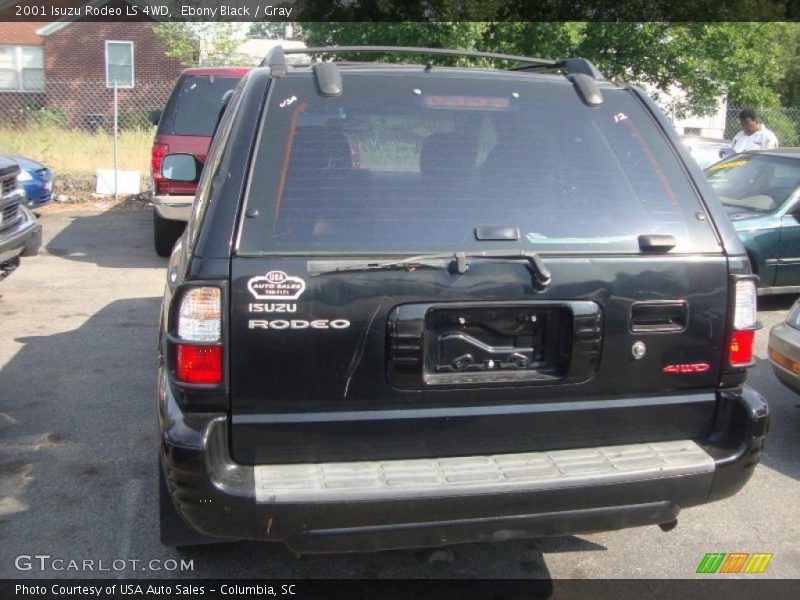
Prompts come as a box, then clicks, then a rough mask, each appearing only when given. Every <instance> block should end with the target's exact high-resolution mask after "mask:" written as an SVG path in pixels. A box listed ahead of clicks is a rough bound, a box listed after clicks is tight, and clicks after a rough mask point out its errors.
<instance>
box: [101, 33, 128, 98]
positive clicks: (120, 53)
mask: <svg viewBox="0 0 800 600" xmlns="http://www.w3.org/2000/svg"><path fill="white" fill-rule="evenodd" d="M115 83H116V84H117V87H118V88H132V87H133V42H111V41H107V42H106V87H110V88H111V87H114V84H115Z"/></svg>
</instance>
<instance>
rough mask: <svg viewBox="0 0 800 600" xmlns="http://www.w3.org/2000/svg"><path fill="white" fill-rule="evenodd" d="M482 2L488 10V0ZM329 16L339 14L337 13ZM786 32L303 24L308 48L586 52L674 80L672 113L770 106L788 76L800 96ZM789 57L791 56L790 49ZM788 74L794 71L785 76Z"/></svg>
mask: <svg viewBox="0 0 800 600" xmlns="http://www.w3.org/2000/svg"><path fill="white" fill-rule="evenodd" d="M378 4H380V3H378ZM455 4H458V3H454V5H455ZM479 4H480V5H481V6H488V4H487V3H486V2H484V3H479ZM500 4H503V3H502V2H500ZM430 6H434V7H435V8H437V9H438V10H440V11H442V12H443V13H445V14H448V16H449V15H452V14H454V12H453V11H454V10H455V9H450V8H448V7H450V4H448V3H447V2H446V1H445V0H441V1H440V2H435V3H431V4H430ZM392 8H393V10H395V13H396V12H397V11H399V10H401V9H403V10H405V11H406V12H403V13H402V14H406V13H408V14H409V15H410V14H411V12H410V11H413V10H414V9H413V6H411V5H392ZM445 9H447V10H445ZM331 10H333V9H331ZM336 10H338V9H336ZM342 10H343V9H342ZM387 10H388V9H387ZM448 10H449V11H450V12H447V11H448ZM340 12H341V11H340ZM395 13H392V14H393V15H395ZM333 14H338V13H336V12H335V11H334V13H333ZM395 16H396V15H395ZM434 16H436V15H434ZM792 27H793V29H792V31H796V30H797V29H798V27H797V26H792ZM786 32H787V25H786V24H784V23H733V22H731V23H693V22H692V23H657V22H656V23H638V22H623V23H612V22H589V23H569V22H403V23H395V22H391V23H387V22H377V23H368V22H318V23H306V24H305V40H306V42H307V43H308V44H309V45H324V44H338V45H366V44H370V45H398V46H430V47H448V48H460V49H464V50H489V51H497V52H505V53H509V54H523V55H527V56H537V57H542V58H564V57H568V56H583V57H585V58H588V59H589V60H591V61H592V62H594V63H595V64H596V65H597V66H598V68H599V69H600V70H601V71H602V72H603V73H604V74H605V75H606V76H607V77H609V78H610V79H620V80H625V81H631V82H634V83H639V84H647V86H648V87H649V88H650V89H655V90H659V91H660V92H662V93H665V92H668V91H672V88H673V86H677V87H678V88H679V89H681V90H682V91H683V93H684V96H683V97H682V98H681V99H679V100H678V101H677V104H676V106H675V107H674V108H675V110H676V113H677V114H683V113H686V112H693V113H696V114H700V115H703V114H708V113H711V112H713V111H714V110H716V107H717V105H718V102H719V99H720V98H722V97H725V96H726V95H727V97H728V99H729V101H730V102H731V103H735V104H749V105H753V106H775V105H777V104H778V103H779V102H780V98H781V90H784V89H786V90H788V89H790V86H791V85H792V82H798V83H797V84H796V85H797V90H798V92H800V67H798V66H797V65H796V63H797V61H796V60H787V59H785V58H783V59H782V58H781V57H782V56H784V57H785V56H786V53H787V50H786V48H787V44H788V42H787V40H786ZM793 43H794V44H795V46H791V47H792V48H797V47H798V46H800V36H797V37H795V38H794V42H793ZM791 56H793V57H795V56H797V54H796V52H795V53H794V54H792V55H791ZM348 58H352V59H358V60H378V59H380V60H406V61H409V60H413V59H414V57H409V56H408V55H402V56H396V55H395V56H392V55H387V56H380V55H363V56H358V57H356V56H352V55H348ZM418 58H420V59H423V57H418ZM425 58H427V57H425ZM437 62H445V63H446V64H475V63H476V62H477V63H478V64H481V62H482V61H465V60H463V59H462V60H447V61H441V59H437ZM790 74H794V75H792V76H791V77H790V76H789V75H790ZM792 77H794V78H792Z"/></svg>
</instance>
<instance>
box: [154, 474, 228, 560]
mask: <svg viewBox="0 0 800 600" xmlns="http://www.w3.org/2000/svg"><path fill="white" fill-rule="evenodd" d="M158 508H159V510H158V525H159V533H160V536H161V543H162V544H164V545H165V546H170V547H172V548H183V549H185V550H191V548H192V546H201V545H206V544H216V543H218V542H219V540H217V539H215V538H212V537H208V536H205V535H203V534H202V533H198V532H197V531H195V530H194V529H192V528H190V527H189V525H187V524H186V521H184V520H183V517H181V515H180V514H179V513H178V510H177V509H176V508H175V503H174V502H173V501H172V496H171V495H170V493H169V488H168V487H167V481H166V479H165V477H164V466H163V465H162V464H161V459H159V460H158Z"/></svg>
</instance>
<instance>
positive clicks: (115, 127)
mask: <svg viewBox="0 0 800 600" xmlns="http://www.w3.org/2000/svg"><path fill="white" fill-rule="evenodd" d="M117 187H118V185H117V82H116V81H114V200H116V199H117Z"/></svg>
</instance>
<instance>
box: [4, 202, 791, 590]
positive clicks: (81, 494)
mask: <svg viewBox="0 0 800 600" xmlns="http://www.w3.org/2000/svg"><path fill="white" fill-rule="evenodd" d="M40 221H41V223H42V225H43V227H44V238H45V239H44V247H43V249H42V251H41V253H40V255H39V256H37V257H33V258H27V259H23V264H22V267H21V268H20V269H18V270H17V271H16V272H15V273H14V274H13V275H12V276H11V277H9V278H8V279H6V280H5V281H3V282H2V283H0V319H1V321H0V323H1V325H0V577H2V578H6V577H159V578H163V577H217V578H237V577H281V578H288V577H298V578H305V577H315V578H328V577H330V578H336V577H363V578H377V577H396V578H404V579H405V578H431V577H436V578H454V577H486V578H549V577H552V578H554V579H557V578H662V577H663V578H691V577H696V576H697V575H695V570H696V569H697V566H698V564H699V562H700V560H701V559H702V558H703V556H704V554H705V553H707V552H771V553H773V554H774V558H773V559H772V562H771V563H770V564H769V566H768V568H767V570H766V571H765V573H764V574H763V575H762V577H776V578H784V577H794V578H798V577H800V510H798V499H800V452H799V451H800V436H798V431H800V397H798V396H797V395H796V394H794V393H792V392H790V391H789V390H787V389H785V388H784V387H783V386H782V385H781V384H780V383H779V382H778V381H777V380H776V379H775V377H774V375H773V374H772V371H771V368H770V365H769V363H768V361H766V336H767V332H768V331H769V328H770V327H771V326H772V325H773V324H775V323H777V322H779V321H780V320H782V319H783V317H784V316H785V313H786V310H787V309H788V307H789V306H790V305H791V302H792V300H793V298H787V297H775V298H767V299H761V300H760V302H759V309H760V310H759V318H760V320H761V322H762V323H763V324H764V329H763V330H761V331H760V332H759V333H758V335H757V342H756V343H757V357H758V364H757V365H756V366H755V367H754V368H753V369H752V370H751V373H750V376H749V382H750V384H751V385H752V386H753V387H755V388H756V389H757V390H758V391H759V392H761V394H763V395H764V396H765V397H766V398H767V399H768V401H769V404H770V408H771V412H772V423H771V431H770V435H769V438H768V441H767V448H766V451H765V453H764V455H763V457H762V462H761V464H760V465H759V466H758V468H757V470H756V472H755V475H754V476H753V478H752V479H751V481H750V482H749V484H748V485H747V486H746V487H745V488H744V489H743V490H742V491H741V492H740V493H739V494H737V495H736V496H734V497H732V498H729V499H726V500H723V501H720V502H716V503H713V504H708V505H705V506H701V507H696V508H691V509H687V510H685V511H683V512H682V513H681V516H680V518H679V522H678V526H677V528H675V529H674V530H673V531H671V532H668V533H664V532H662V531H661V530H660V529H659V528H658V527H641V528H634V529H628V530H624V531H617V532H609V533H600V534H593V535H582V536H571V537H566V538H554V539H537V540H527V541H510V542H496V543H491V544H488V543H486V544H471V545H460V546H453V547H450V548H447V549H437V550H416V551H410V550H409V551H392V552H383V553H376V554H360V555H331V556H311V557H302V558H298V557H295V556H294V555H293V554H292V553H291V552H289V551H288V550H287V549H286V548H284V547H283V546H280V545H274V544H260V543H250V542H246V543H245V542H242V543H228V544H219V545H213V546H208V547H204V548H201V549H199V550H195V551H192V552H185V551H180V552H178V551H175V550H172V549H168V548H165V547H163V546H162V545H161V544H160V542H159V539H158V532H157V512H158V503H157V487H156V482H157V479H156V475H157V462H156V461H157V454H156V451H157V450H156V449H157V435H156V415H155V401H154V393H155V366H156V333H157V325H158V311H159V304H160V297H161V293H162V290H163V286H164V267H165V265H166V260H165V259H160V258H158V257H156V256H155V253H154V252H153V250H152V242H151V236H152V225H151V215H150V213H149V212H148V211H145V210H123V209H110V210H94V209H80V210H78V209H75V210H67V211H64V210H61V209H60V207H59V209H58V210H52V211H45V212H43V214H42V216H41V218H40ZM35 555H45V556H49V558H47V559H34V558H30V559H28V558H25V557H34V556H35ZM20 557H22V558H20ZM58 560H61V561H63V562H56V561H58ZM69 561H76V562H75V563H70V562H69ZM85 561H92V562H91V563H86V562H85ZM114 561H116V562H114ZM173 561H174V562H173ZM181 561H191V567H192V568H191V569H188V568H187V569H186V570H181V568H180V562H181ZM87 565H89V566H88V567H87ZM73 566H76V567H77V568H75V569H73V568H71V567H73ZM706 577H714V576H712V575H709V576H706Z"/></svg>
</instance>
